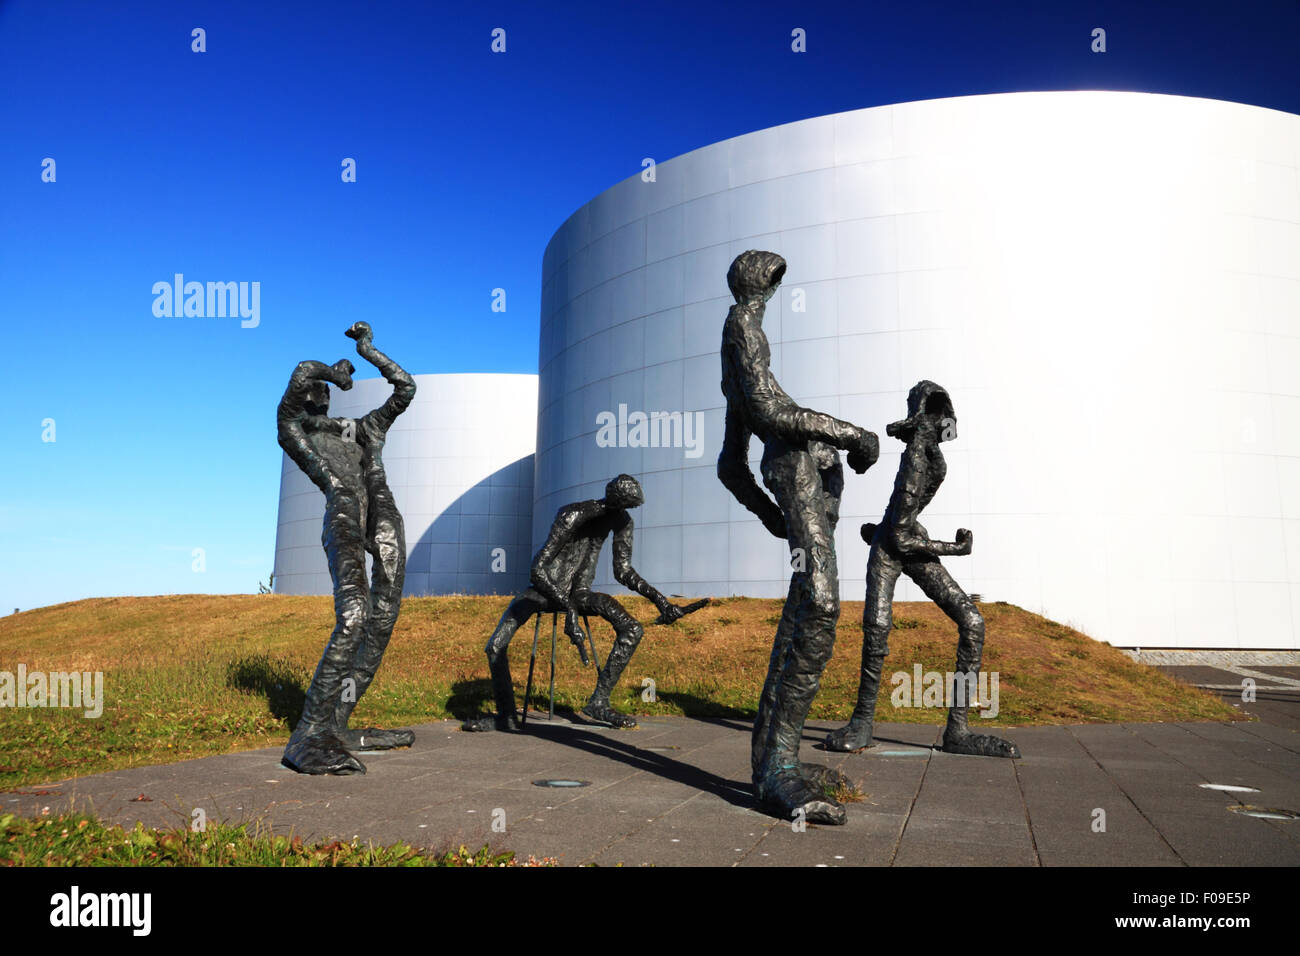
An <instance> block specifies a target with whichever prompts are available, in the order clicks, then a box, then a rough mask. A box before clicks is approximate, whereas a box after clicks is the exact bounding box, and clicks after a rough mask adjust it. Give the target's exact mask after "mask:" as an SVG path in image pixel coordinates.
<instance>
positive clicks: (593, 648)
mask: <svg viewBox="0 0 1300 956" xmlns="http://www.w3.org/2000/svg"><path fill="white" fill-rule="evenodd" d="M582 623H583V624H584V625H585V626H586V628H587V640H588V641H589V642H590V643H591V662H592V663H593V664H595V665H596V673H597V674H599V673H600V655H599V654H597V653H596V635H595V634H592V633H591V621H589V620H587V615H585V614H584V615H582Z"/></svg>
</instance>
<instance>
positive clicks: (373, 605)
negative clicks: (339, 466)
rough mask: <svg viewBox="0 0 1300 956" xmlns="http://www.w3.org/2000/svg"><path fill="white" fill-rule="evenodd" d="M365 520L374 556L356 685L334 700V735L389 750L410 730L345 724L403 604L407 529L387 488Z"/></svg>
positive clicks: (408, 737)
mask: <svg viewBox="0 0 1300 956" xmlns="http://www.w3.org/2000/svg"><path fill="white" fill-rule="evenodd" d="M370 524H371V527H370V533H369V535H368V538H369V541H368V545H369V550H370V554H371V557H372V558H373V560H372V562H371V565H372V567H371V582H370V622H369V625H368V626H367V627H366V633H365V637H364V638H363V640H362V641H361V646H360V647H359V648H357V654H356V657H355V658H354V660H353V665H352V679H353V680H354V681H355V682H356V684H355V687H354V688H353V692H352V693H350V694H345V695H343V697H342V699H341V700H340V701H339V706H338V713H337V720H338V735H339V738H340V739H341V740H342V741H343V742H344V744H346V745H347V746H348V747H351V748H357V749H362V750H391V749H392V748H394V747H409V746H411V744H413V743H414V742H415V734H414V733H413V732H411V731H409V730H381V729H379V728H377V727H366V728H362V729H356V730H353V729H349V728H348V718H350V717H351V716H352V711H353V710H354V709H355V708H356V706H357V704H358V703H359V702H360V700H361V695H362V694H364V693H365V692H366V689H367V688H369V687H370V682H371V681H373V680H374V679H375V672H376V671H377V670H379V664H380V662H381V661H382V660H383V657H384V651H385V650H387V648H388V641H389V639H390V638H391V637H392V636H393V627H394V626H395V625H396V624H397V615H398V612H399V611H400V610H401V607H402V586H403V584H404V583H405V581H406V534H405V530H404V528H403V525H402V516H401V514H400V513H399V512H398V510H397V505H396V503H394V501H393V496H392V493H391V492H389V491H388V489H387V488H383V489H379V490H377V491H376V492H375V493H374V494H372V495H371V496H370Z"/></svg>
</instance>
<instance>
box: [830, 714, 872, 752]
mask: <svg viewBox="0 0 1300 956" xmlns="http://www.w3.org/2000/svg"><path fill="white" fill-rule="evenodd" d="M871 730H872V721H870V720H866V721H859V720H850V721H849V722H848V723H847V724H845V725H844V726H843V727H841V728H840V729H839V730H832V731H831V732H830V733H829V734H827V735H826V740H825V742H824V745H825V747H826V749H827V750H835V751H838V752H840V753H853V752H855V751H858V750H863V749H865V748H867V747H870V746H871Z"/></svg>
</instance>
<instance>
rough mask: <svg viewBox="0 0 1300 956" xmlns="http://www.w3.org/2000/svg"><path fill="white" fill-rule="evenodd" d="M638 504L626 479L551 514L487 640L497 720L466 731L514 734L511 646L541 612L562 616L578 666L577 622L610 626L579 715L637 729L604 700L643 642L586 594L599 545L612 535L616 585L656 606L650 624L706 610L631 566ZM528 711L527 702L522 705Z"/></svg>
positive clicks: (616, 608)
mask: <svg viewBox="0 0 1300 956" xmlns="http://www.w3.org/2000/svg"><path fill="white" fill-rule="evenodd" d="M644 503H645V493H644V492H643V491H642V490H641V483H640V482H639V481H637V480H636V479H635V478H633V477H632V476H631V475H619V476H618V477H617V478H615V479H614V480H612V481H611V482H610V483H609V484H608V485H606V486H605V497H604V498H598V499H595V500H592V501H579V502H575V503H574V504H571V505H565V506H564V507H563V508H561V509H560V510H559V511H558V512H557V513H556V515H555V522H554V523H553V524H552V525H551V533H550V535H549V536H548V537H547V539H546V544H544V545H542V549H541V550H540V551H538V552H537V555H536V556H535V557H534V558H533V566H532V570H531V572H530V580H531V582H532V586H531V587H529V588H528V590H526V591H524V593H523V594H521V595H519V597H517V598H515V599H514V600H513V601H511V602H510V606H509V607H508V608H506V612H505V613H504V614H502V615H501V620H500V621H499V622H498V623H497V626H496V630H494V631H493V632H492V636H491V637H490V638H488V643H487V648H486V650H487V658H488V668H489V669H490V671H491V673H492V695H493V697H494V698H495V699H496V708H497V710H496V714H495V715H490V716H487V717H479V718H475V719H473V720H469V721H466V723H465V724H464V725H463V729H464V730H470V731H481V730H519V729H520V726H519V712H518V711H517V710H516V708H515V690H514V684H513V683H512V681H511V678H510V659H509V655H508V651H509V649H510V639H511V638H512V637H514V635H515V631H517V630H519V628H520V627H522V626H523V624H524V623H525V622H526V621H527V620H528V619H529V618H530V617H532V616H533V615H534V614H544V613H547V612H563V613H564V633H565V634H567V635H569V639H570V640H572V641H573V643H574V644H576V645H577V646H578V649H579V651H580V652H581V653H582V659H583V663H586V661H587V652H586V648H585V644H586V641H587V634H586V632H584V631H583V629H582V625H581V624H580V623H578V622H579V618H580V617H581V616H582V615H584V614H595V615H598V616H600V617H602V618H604V619H605V620H606V621H608V622H609V623H610V624H611V625H613V627H614V646H613V648H612V649H611V650H610V652H609V657H607V658H606V659H605V666H604V667H602V668H600V669H599V672H598V674H597V677H596V689H595V690H594V691H593V692H592V695H591V699H590V700H588V701H587V704H586V706H584V707H583V708H582V712H583V713H584V714H586V715H587V716H588V717H591V718H593V719H594V720H598V721H601V722H602V723H607V724H610V725H612V726H614V727H635V726H636V718H634V717H630V716H628V715H627V714H620V713H619V712H618V711H616V710H614V708H613V707H612V706H611V705H610V702H609V695H610V693H611V692H612V691H613V690H614V687H615V686H616V685H617V684H618V679H619V677H620V676H621V675H622V673H623V668H625V667H627V663H628V661H629V660H631V659H632V652H633V651H635V650H636V648H637V645H638V644H639V643H640V642H641V635H642V634H643V633H644V628H642V627H641V625H640V624H639V623H638V622H637V620H636V619H635V618H634V617H632V615H631V614H629V613H628V612H627V611H626V610H625V609H624V608H623V605H621V604H619V603H618V601H616V600H614V598H613V597H612V596H611V595H608V594H602V593H601V592H599V591H593V590H591V582H592V580H593V579H594V578H595V576H596V562H597V561H598V560H600V551H601V549H602V548H603V547H604V546H605V539H606V538H607V537H609V535H610V534H611V533H612V534H613V536H614V579H615V580H616V581H618V583H619V584H621V585H623V586H624V587H626V588H628V589H629V590H632V591H635V592H636V593H637V594H640V595H641V596H642V597H646V598H649V599H650V600H651V601H652V602H653V603H654V605H655V607H657V608H658V609H659V618H658V620H657V621H656V622H655V623H657V624H671V623H672V622H673V621H676V620H677V619H678V618H680V617H681V616H682V615H683V614H688V613H690V612H691V611H693V610H696V609H697V608H698V607H699V606H702V605H703V604H704V603H705V602H702V601H700V602H696V604H694V605H691V606H690V607H687V608H681V607H678V606H677V605H675V604H673V603H672V602H670V601H669V600H668V598H667V597H665V596H664V595H663V594H662V593H661V592H660V591H659V590H658V589H656V588H655V587H654V585H652V584H650V583H649V582H648V581H646V580H645V578H643V577H641V575H639V574H637V573H636V569H635V568H633V567H632V516H631V515H629V514H628V513H627V512H628V509H629V508H637V507H640V506H641V505H642V504H644ZM527 705H528V702H527V701H525V702H524V706H527Z"/></svg>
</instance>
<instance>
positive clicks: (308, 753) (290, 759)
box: [282, 730, 366, 775]
mask: <svg viewBox="0 0 1300 956" xmlns="http://www.w3.org/2000/svg"><path fill="white" fill-rule="evenodd" d="M282 759H283V760H284V763H285V764H286V765H287V766H288V767H289V768H291V769H293V770H296V771H298V773H310V774H324V773H332V774H340V775H343V774H350V773H365V772H366V765H365V764H363V763H362V762H361V761H360V760H358V759H357V758H356V757H354V756H352V754H350V753H348V750H347V747H345V746H344V745H343V741H341V740H339V738H338V737H337V736H336V735H335V734H334V733H333V732H331V731H328V730H325V731H321V732H320V733H317V734H312V735H311V736H310V737H304V738H302V739H301V740H290V741H289V745H288V746H287V747H285V748H284V757H283V758H282Z"/></svg>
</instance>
